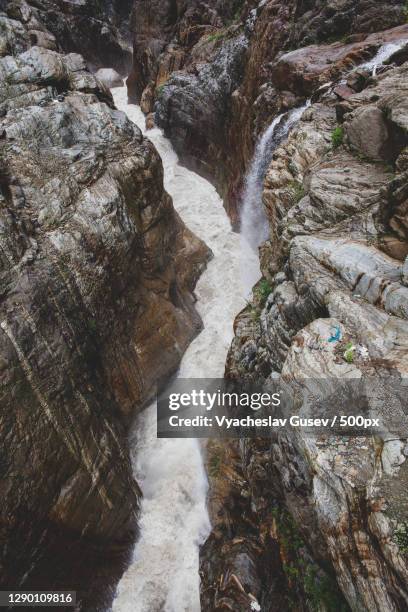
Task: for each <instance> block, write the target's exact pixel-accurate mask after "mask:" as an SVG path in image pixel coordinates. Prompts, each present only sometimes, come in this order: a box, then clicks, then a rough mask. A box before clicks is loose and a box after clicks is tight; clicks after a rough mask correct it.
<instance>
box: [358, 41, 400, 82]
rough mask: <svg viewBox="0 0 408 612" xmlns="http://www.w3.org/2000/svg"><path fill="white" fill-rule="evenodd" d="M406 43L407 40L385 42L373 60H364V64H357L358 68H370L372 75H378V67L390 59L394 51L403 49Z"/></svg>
mask: <svg viewBox="0 0 408 612" xmlns="http://www.w3.org/2000/svg"><path fill="white" fill-rule="evenodd" d="M406 44H407V40H397V41H394V42H389V43H385V44H384V45H382V46H381V47H380V48H379V49H378V51H377V53H376V54H375V56H374V57H373V58H372V59H371V60H369V61H368V62H364V64H360V65H359V66H357V68H363V69H365V70H370V71H371V74H372V76H376V74H377V69H378V67H379V66H382V65H383V64H385V62H386V61H387V60H389V59H390V57H391V56H392V55H394V53H396V52H397V51H399V50H400V49H402V47H404V46H405V45H406Z"/></svg>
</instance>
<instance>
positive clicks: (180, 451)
mask: <svg viewBox="0 0 408 612" xmlns="http://www.w3.org/2000/svg"><path fill="white" fill-rule="evenodd" d="M112 94H113V97H114V100H115V104H116V106H117V108H118V109H120V110H122V111H124V112H125V113H126V114H127V116H128V117H129V119H130V120H131V121H133V122H134V123H136V125H138V126H139V128H140V129H141V130H142V132H144V133H146V130H145V117H144V115H143V113H142V111H141V110H140V108H139V107H138V106H136V105H133V104H132V105H130V104H128V103H127V91H126V88H125V87H120V88H115V89H112ZM146 135H147V136H148V138H149V139H150V140H151V141H152V142H153V143H154V145H155V146H156V148H157V150H158V152H159V153H160V156H161V158H162V161H163V167H164V184H165V188H166V190H167V191H168V192H169V193H170V194H171V196H172V197H173V203H174V207H175V208H176V210H177V211H178V213H179V214H180V216H181V218H182V219H183V221H184V222H185V224H186V225H187V226H188V227H189V228H190V229H191V230H192V231H193V232H194V233H195V234H196V235H197V236H199V237H200V238H201V239H202V240H204V242H205V243H206V244H207V245H208V246H209V247H210V248H211V250H212V251H213V253H214V258H213V259H212V261H211V262H210V263H209V264H208V267H207V270H206V271H205V272H204V273H203V274H202V276H201V278H200V280H199V281H198V284H197V287H196V291H195V293H196V296H197V305H196V306H197V310H198V312H199V313H200V315H201V318H202V320H203V324H204V328H203V331H202V332H201V333H200V334H199V335H198V336H197V338H196V339H195V340H194V341H193V342H192V343H191V345H190V346H189V348H188V349H187V351H186V353H185V355H184V357H183V360H182V362H181V365H180V371H179V376H180V377H183V378H190V377H191V378H220V377H221V378H222V377H223V374H224V366H225V359H226V356H227V351H228V348H229V345H230V343H231V340H232V337H233V329H232V325H233V321H234V318H235V316H236V314H237V313H238V312H239V311H240V310H241V309H242V308H243V307H244V306H245V303H246V302H245V297H246V288H245V286H244V283H243V282H242V279H241V269H240V266H241V263H240V257H241V241H240V237H239V235H238V234H236V233H234V232H233V231H232V229H231V225H230V222H229V219H228V217H227V215H226V213H225V210H224V207H223V203H222V200H221V199H220V197H219V196H218V194H217V192H216V190H215V189H214V187H213V186H212V185H211V184H210V183H209V182H208V181H206V180H204V179H203V178H201V177H199V176H198V175H197V174H195V173H194V172H191V171H189V170H187V169H186V168H183V167H182V166H180V165H179V164H178V159H177V155H176V153H175V152H174V150H173V147H172V145H171V143H170V141H169V140H168V139H167V138H165V137H164V136H163V134H162V132H161V130H159V129H157V128H154V129H152V130H149V131H148V132H147V133H146ZM247 257H248V262H247V263H248V265H250V266H254V265H258V263H257V255H256V254H255V253H253V252H252V251H248V253H247ZM131 455H132V462H133V469H134V476H135V478H136V480H137V481H138V483H139V485H140V487H141V489H142V491H143V500H142V507H141V519H140V530H141V533H140V539H139V541H138V543H137V544H136V547H135V551H134V557H133V561H132V563H131V565H130V567H129V568H128V570H127V571H126V572H125V574H124V576H123V578H122V580H121V581H120V583H119V586H118V593H117V597H116V599H115V601H114V603H113V610H114V611H115V612H159V611H160V612H162V611H163V612H199V610H200V599H199V575H198V565H199V558H198V553H199V549H198V547H199V545H200V544H201V543H203V542H204V540H205V538H206V537H207V535H208V534H209V530H210V522H209V517H208V513H207V509H206V494H207V479H206V475H205V470H204V465H203V459H202V455H201V451H200V446H199V443H198V441H197V440H189V439H184V440H175V439H157V437H156V405H155V404H152V405H151V406H150V407H149V408H147V409H146V410H145V411H144V412H143V413H142V415H141V416H140V417H139V418H138V420H137V422H136V424H135V427H134V434H133V436H132V443H131Z"/></svg>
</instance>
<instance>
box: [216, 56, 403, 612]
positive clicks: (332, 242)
mask: <svg viewBox="0 0 408 612" xmlns="http://www.w3.org/2000/svg"><path fill="white" fill-rule="evenodd" d="M405 70H406V68H405V67H404V65H402V66H401V67H399V68H394V69H390V70H389V71H387V72H384V73H383V74H379V75H378V76H377V77H376V79H375V80H373V81H371V82H368V83H366V87H365V88H364V89H363V90H362V91H361V92H360V93H357V94H354V95H351V96H350V97H348V99H347V101H346V102H343V103H342V105H343V109H344V115H343V118H344V119H345V123H344V126H343V129H344V131H345V132H346V134H347V135H348V131H349V126H350V125H351V124H352V125H353V129H354V130H355V132H353V134H352V135H351V140H353V144H354V146H353V147H349V144H348V142H347V139H346V140H345V142H344V145H343V146H337V147H336V146H334V145H333V143H332V133H333V130H334V128H335V127H336V126H337V122H336V119H337V117H338V114H337V117H336V112H335V110H336V104H338V103H336V100H335V97H334V96H331V95H330V94H328V95H327V96H326V97H324V98H321V99H320V100H319V102H318V103H315V104H312V106H311V107H310V109H308V110H307V111H306V112H305V113H304V115H303V117H302V120H301V121H300V122H299V125H298V126H297V128H295V129H294V130H293V132H292V133H291V134H290V135H289V137H288V139H287V142H286V143H283V144H282V145H281V146H280V147H279V148H278V149H277V150H276V151H275V153H274V156H273V160H272V161H271V164H270V166H269V169H268V171H267V175H266V178H265V184H264V193H263V202H264V205H265V208H266V213H267V216H268V220H269V224H270V240H268V241H267V242H266V244H265V245H263V247H262V248H261V268H262V273H263V275H264V276H265V277H266V278H268V280H269V282H270V286H271V293H270V294H269V296H268V298H267V300H266V301H265V302H264V304H263V305H261V308H260V310H258V311H256V312H257V316H256V318H255V320H254V317H252V318H251V316H250V313H251V312H253V310H254V309H256V308H257V307H259V304H257V303H256V302H255V301H253V302H252V304H251V305H249V306H248V308H247V309H245V310H244V311H243V312H242V313H240V315H239V316H238V318H237V320H236V322H235V327H234V329H235V338H234V341H233V343H232V346H231V349H230V352H229V356H228V360H227V366H226V375H227V377H228V378H230V379H232V380H236V381H253V382H255V381H256V383H257V384H259V383H260V381H264V385H265V387H264V388H265V389H266V388H267V384H268V379H269V377H270V376H271V374H272V373H273V372H275V373H276V371H279V372H281V374H282V380H284V381H286V383H288V387H289V388H291V389H292V391H293V393H295V394H296V393H297V391H296V390H295V388H296V389H297V385H298V384H299V383H298V382H297V381H299V380H300V379H301V380H302V381H304V380H305V375H306V378H307V379H312V378H314V379H316V378H317V379H319V380H327V379H330V378H333V377H334V378H336V379H337V380H342V379H346V378H347V377H353V378H355V377H357V378H360V377H363V376H365V375H367V372H368V371H369V372H370V373H371V375H372V376H373V377H374V378H373V380H379V384H380V385H381V388H385V386H386V385H387V384H391V385H393V380H394V379H393V376H394V375H395V376H396V379H398V378H399V377H405V376H406V372H407V368H408V361H407V354H408V353H407V347H408V321H407V309H406V302H407V298H408V294H407V285H406V278H405V277H406V274H405V268H406V256H407V248H408V237H407V231H406V219H407V206H406V202H407V192H406V185H407V177H406V160H405V157H406V155H405V151H406V144H405V140H404V138H405V137H404V133H405V132H404V130H403V128H402V126H403V125H404V123H405V121H406V117H407V114H406V110H405V102H404V100H405V94H404V92H405V82H406V79H405V76H404V75H405ZM379 125H380V127H381V129H377V130H376V126H377V128H378V126H379ZM382 130H384V132H383V131H382ZM400 130H402V131H400ZM357 135H358V137H357ZM357 144H358V149H357ZM368 145H370V146H368ZM384 151H385V152H386V154H384ZM368 154H370V155H371V160H370V159H369V158H368ZM374 157H376V158H377V160H378V159H379V158H380V159H381V161H380V162H379V161H377V162H374V160H373V158H374ZM385 159H388V160H397V162H396V165H395V172H394V166H390V164H386V163H384V160H385ZM283 272H284V276H285V277H284V278H283V277H282V279H281V275H282V273H283ZM278 281H279V282H278ZM333 329H338V330H339V332H340V338H341V340H339V341H337V344H339V343H340V344H341V342H344V346H346V345H347V342H349V341H351V342H352V343H353V345H356V346H360V345H361V346H363V347H364V351H363V352H362V355H363V357H360V356H359V354H358V356H357V357H356V359H355V361H353V362H350V361H348V360H347V359H346V358H345V357H344V351H345V349H344V347H342V348H341V347H337V348H336V342H333V343H330V342H328V339H329V338H330V337H332V335H333ZM364 355H365V357H364ZM376 377H377V378H376ZM302 384H304V382H303V383H302ZM288 387H285V388H288ZM323 387H324V384H323V386H322V388H321V389H320V390H319V392H318V396H319V397H324V396H325V393H326V392H325V391H324V388H323ZM298 390H299V389H298ZM292 391H291V392H292ZM326 391H327V389H326ZM380 412H381V415H382V418H383V419H384V422H388V421H389V418H390V417H389V406H388V403H387V402H383V403H382V404H381V407H380ZM258 444H259V443H258V441H256V440H250V441H246V442H245V443H243V444H242V445H241V447H240V449H239V453H240V457H241V463H240V462H239V460H237V465H238V466H239V467H241V469H242V470H243V472H244V474H245V476H246V477H247V479H248V485H247V487H248V488H249V490H250V492H251V495H250V499H249V503H248V505H249V506H250V508H251V511H252V512H253V515H251V519H252V524H253V525H256V526H257V527H255V529H256V528H259V530H260V533H265V532H266V530H267V527H266V524H267V518H266V517H265V513H264V512H263V507H264V505H265V507H267V508H269V509H270V508H271V507H276V505H278V507H280V508H281V507H284V508H285V509H286V511H287V512H288V513H289V514H290V516H291V517H292V518H293V521H294V524H295V525H296V530H298V532H299V533H300V534H301V536H300V537H301V538H303V539H304V540H305V541H307V542H308V544H309V546H310V549H311V551H312V556H313V559H314V561H315V562H317V563H318V564H320V565H323V566H324V567H325V568H326V569H327V568H331V570H330V571H329V574H330V572H331V571H333V572H334V574H335V576H336V578H337V582H338V585H339V587H340V589H341V591H342V593H343V595H344V597H345V599H346V600H347V603H348V605H349V606H350V608H351V609H352V610H358V609H370V610H371V609H374V610H378V611H379V612H380V611H382V610H384V609H387V610H388V609H389V610H394V611H397V610H404V609H405V607H406V606H407V602H408V592H407V589H406V576H407V572H408V566H407V558H406V553H405V549H404V546H403V545H401V540H400V538H399V536H398V533H400V532H399V530H400V529H401V525H403V524H405V521H406V520H407V515H406V508H405V505H404V504H401V499H402V498H401V491H402V490H404V488H405V486H406V481H407V480H406V479H407V468H406V456H405V455H404V449H405V446H406V432H404V431H403V430H399V433H397V434H396V435H395V436H394V435H388V434H387V433H386V432H385V433H384V434H381V435H380V436H379V437H378V439H377V437H375V438H373V437H354V438H347V437H346V438H345V437H339V436H322V437H320V436H315V437H313V438H308V437H307V436H305V435H303V434H302V432H299V433H291V432H286V433H284V432H282V433H281V434H278V435H277V436H276V440H272V443H271V444H270V445H269V446H268V451H267V453H266V454H267V458H268V460H269V462H270V465H272V466H273V468H272V469H271V468H270V469H269V471H268V470H267V476H266V478H265V477H262V479H259V480H258V476H257V474H258V473H260V472H261V471H262V470H264V466H265V463H264V462H265V459H264V456H262V458H261V456H260V455H259V454H258ZM261 468H262V469H261ZM274 470H276V471H274ZM261 482H262V487H261V486H260V485H259V483H261ZM368 483H370V484H368ZM258 486H259V491H262V493H263V494H261V493H260V492H259V491H258V488H257V487H258ZM282 497H283V499H282ZM230 499H231V497H228V500H230ZM227 503H228V502H227ZM247 512H249V511H247ZM232 522H233V524H234V526H238V525H239V524H240V522H239V519H238V518H235V519H232ZM264 530H265V531H264ZM271 532H272V531H269V533H271ZM316 534H319V536H318V537H316ZM275 538H276V539H275V540H274V542H275V543H278V551H280V554H281V555H283V556H284V557H285V561H286V563H287V557H286V556H285V555H286V554H287V549H288V544H287V542H288V540H287V532H285V536H284V538H283V540H282V538H280V537H279V533H278V532H277V531H275ZM219 546H221V544H219ZM266 548H267V545H266V544H265V545H261V546H260V549H259V551H257V555H258V556H260V557H261V558H262V555H264V554H266ZM213 550H214V549H213ZM215 554H216V555H217V557H216V558H217V560H219V565H218V566H217V569H218V572H219V574H221V573H222V572H225V571H226V568H228V567H230V564H231V563H232V562H231V560H230V559H224V558H223V557H222V553H215ZM278 557H279V552H278ZM217 562H218V561H217ZM207 563H209V562H208V560H207ZM289 564H290V565H291V566H292V567H293V568H294V569H293V575H298V576H299V575H300V574H299V568H298V567H297V566H296V565H295V564H294V562H293V561H290V562H289ZM212 565H213V567H214V562H213V564H212ZM368 567H369V569H368ZM274 568H275V571H276V575H278V568H279V564H276V557H275V565H274ZM213 571H214V570H213ZM259 575H261V596H260V599H259V601H263V602H265V601H266V602H267V605H268V602H269V600H268V594H267V593H268V588H269V585H271V584H273V579H272V578H271V577H270V576H269V577H262V574H258V576H259ZM299 582H302V581H301V579H299ZM317 583H318V582H317V579H316V583H315V584H317ZM280 588H281V589H283V588H285V587H284V586H283V584H282V583H281V586H280ZM297 588H301V587H300V586H298V581H297V579H296V578H294V579H293V582H292V593H293V592H296V589H297ZM333 593H335V589H333ZM257 597H258V598H259V595H258V594H257ZM230 599H231V600H232V601H233V602H234V603H233V605H235V606H236V608H235V609H237V610H241V609H242V610H243V609H245V608H244V605H243V604H242V607H240V606H241V604H240V603H239V602H240V599H239V596H238V595H234V594H231V592H230ZM336 605H337V608H336V609H338V608H339V607H340V604H336Z"/></svg>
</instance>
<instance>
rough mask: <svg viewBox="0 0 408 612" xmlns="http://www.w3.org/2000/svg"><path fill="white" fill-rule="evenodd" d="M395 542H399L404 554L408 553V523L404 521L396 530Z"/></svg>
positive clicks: (398, 544)
mask: <svg viewBox="0 0 408 612" xmlns="http://www.w3.org/2000/svg"><path fill="white" fill-rule="evenodd" d="M394 542H395V543H396V544H397V546H398V548H399V549H400V551H401V552H402V553H404V554H407V553H408V524H407V523H402V524H401V525H399V526H398V529H396V530H395V532H394Z"/></svg>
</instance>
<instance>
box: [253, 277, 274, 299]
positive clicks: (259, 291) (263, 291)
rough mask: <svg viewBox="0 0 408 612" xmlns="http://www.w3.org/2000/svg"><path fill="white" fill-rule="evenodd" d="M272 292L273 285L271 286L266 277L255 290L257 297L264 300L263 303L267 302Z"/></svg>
mask: <svg viewBox="0 0 408 612" xmlns="http://www.w3.org/2000/svg"><path fill="white" fill-rule="evenodd" d="M271 292H272V287H271V286H270V284H269V283H268V281H267V280H266V278H263V279H262V280H261V281H259V283H258V285H257V286H256V288H255V291H254V293H255V297H257V298H258V300H259V301H260V302H262V303H263V304H264V303H265V302H266V300H267V299H268V296H269V294H270V293H271Z"/></svg>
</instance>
